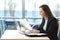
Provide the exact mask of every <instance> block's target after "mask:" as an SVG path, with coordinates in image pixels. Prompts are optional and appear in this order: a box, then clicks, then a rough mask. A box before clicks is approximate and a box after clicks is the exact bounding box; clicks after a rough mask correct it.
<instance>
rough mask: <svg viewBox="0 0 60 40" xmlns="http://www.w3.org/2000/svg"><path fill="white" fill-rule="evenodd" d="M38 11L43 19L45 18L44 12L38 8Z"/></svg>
mask: <svg viewBox="0 0 60 40" xmlns="http://www.w3.org/2000/svg"><path fill="white" fill-rule="evenodd" d="M39 11H40V15H41V16H42V17H43V18H44V17H46V14H45V12H44V10H43V9H42V8H39Z"/></svg>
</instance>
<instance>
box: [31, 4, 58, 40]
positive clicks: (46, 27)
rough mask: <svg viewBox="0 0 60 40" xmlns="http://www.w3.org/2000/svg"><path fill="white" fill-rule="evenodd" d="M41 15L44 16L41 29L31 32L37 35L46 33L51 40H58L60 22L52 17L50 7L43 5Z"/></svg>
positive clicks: (40, 8)
mask: <svg viewBox="0 0 60 40" xmlns="http://www.w3.org/2000/svg"><path fill="white" fill-rule="evenodd" d="M39 10H40V15H41V16H42V23H41V25H40V27H39V28H38V29H37V30H35V29H32V30H30V32H32V33H36V32H40V33H46V34H47V36H48V37H49V38H50V40H58V37H57V31H58V20H57V19H56V18H55V17H54V16H53V15H52V12H51V11H50V8H49V7H48V5H42V6H40V7H39Z"/></svg>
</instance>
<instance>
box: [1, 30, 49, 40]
mask: <svg viewBox="0 0 60 40" xmlns="http://www.w3.org/2000/svg"><path fill="white" fill-rule="evenodd" d="M1 39H24V40H26V39H27V40H28V39H29V40H30V39H33V40H36V39H37V40H49V38H48V37H28V36H25V35H23V34H20V33H19V32H18V31H17V30H6V31H5V33H4V34H3V35H2V37H1Z"/></svg>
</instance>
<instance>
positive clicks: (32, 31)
mask: <svg viewBox="0 0 60 40" xmlns="http://www.w3.org/2000/svg"><path fill="white" fill-rule="evenodd" d="M30 32H31V33H39V32H40V31H39V30H35V29H31V30H30Z"/></svg>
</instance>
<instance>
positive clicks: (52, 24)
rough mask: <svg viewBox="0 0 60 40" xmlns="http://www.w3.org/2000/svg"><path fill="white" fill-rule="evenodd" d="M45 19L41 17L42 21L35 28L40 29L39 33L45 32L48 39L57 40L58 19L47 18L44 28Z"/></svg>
mask: <svg viewBox="0 0 60 40" xmlns="http://www.w3.org/2000/svg"><path fill="white" fill-rule="evenodd" d="M44 23H45V19H44V18H43V19H42V23H41V25H40V27H39V28H38V29H37V30H40V32H41V33H46V34H47V36H48V37H49V38H50V40H58V37H57V32H58V27H59V25H58V20H57V19H56V18H54V17H51V18H48V22H47V27H46V30H44V29H43V26H44Z"/></svg>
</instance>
